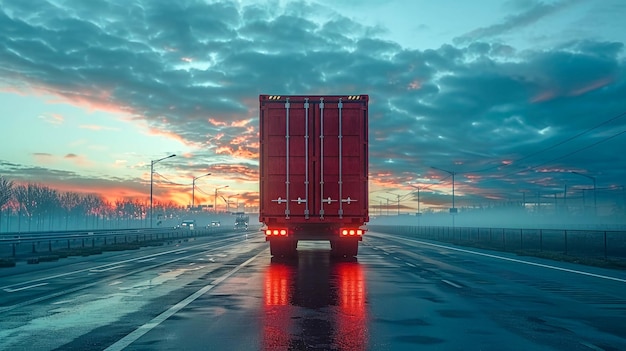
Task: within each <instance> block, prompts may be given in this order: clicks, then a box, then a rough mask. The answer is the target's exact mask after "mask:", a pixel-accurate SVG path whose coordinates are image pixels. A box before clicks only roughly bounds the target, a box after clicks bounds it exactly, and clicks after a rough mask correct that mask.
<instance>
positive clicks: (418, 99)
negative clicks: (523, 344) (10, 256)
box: [0, 0, 626, 204]
mask: <svg viewBox="0 0 626 351" xmlns="http://www.w3.org/2000/svg"><path fill="white" fill-rule="evenodd" d="M530 3H531V6H526V7H525V8H524V9H523V10H519V11H517V12H514V13H512V14H511V15H510V16H508V17H506V18H503V19H502V20H501V21H495V22H494V23H490V24H486V25H485V26H484V27H481V28H476V29H475V30H473V31H471V32H469V33H460V35H459V36H458V37H457V39H455V40H454V41H453V42H452V43H442V45H441V46H440V47H438V48H432V49H425V50H413V49H407V48H404V47H402V46H401V45H400V44H398V43H396V42H394V41H391V40H389V39H382V36H381V35H380V34H381V33H382V32H383V29H381V28H380V27H379V26H370V25H368V24H366V23H357V22H356V21H355V20H352V19H351V18H350V17H347V16H346V15H341V14H339V13H336V12H334V11H333V10H332V9H331V8H328V7H324V6H322V5H320V4H315V3H312V2H287V3H286V4H283V5H281V3H280V2H267V3H265V4H263V5H257V4H254V5H240V4H239V2H236V1H208V2H207V1H147V0H144V1H140V0H137V1H112V0H111V1H104V0H99V1H79V0H75V1H69V0H68V1H60V2H50V1H45V0H40V1H37V4H36V5H35V4H33V2H11V3H9V4H3V5H2V7H1V9H0V85H2V86H3V89H4V90H9V89H11V90H22V91H28V90H29V89H33V90H36V91H46V92H48V93H53V94H55V95H59V96H63V97H64V98H66V99H68V100H70V101H73V102H75V103H77V104H81V103H83V104H88V105H89V106H92V107H93V106H96V107H98V108H102V109H115V110H122V111H125V112H127V113H129V114H131V115H132V116H134V118H136V119H138V120H144V121H145V122H147V124H148V125H149V126H150V127H151V128H153V129H154V130H155V131H158V132H161V133H173V134H175V135H176V137H178V138H181V140H184V141H185V142H186V143H190V144H194V145H201V146H202V148H203V149H204V150H206V151H202V152H198V153H197V154H194V155H193V157H194V158H196V159H198V160H206V163H211V164H212V165H214V166H216V167H217V166H219V167H221V168H222V169H224V170H228V171H230V172H232V173H230V174H231V176H235V175H237V174H239V175H240V177H242V178H244V179H247V180H253V179H255V177H256V157H257V154H258V142H257V138H258V134H257V133H258V128H257V123H258V118H257V109H258V107H257V104H258V95H259V94H281V95H287V94H369V95H370V99H371V100H370V132H371V136H370V156H371V160H370V165H371V167H370V172H371V174H370V175H371V180H372V184H373V187H374V188H375V187H377V186H378V185H381V186H382V185H385V186H388V187H389V188H388V189H390V191H397V192H399V193H406V192H407V191H409V190H411V189H412V188H410V187H409V186H408V185H407V183H420V182H421V184H430V183H431V182H435V180H436V179H442V178H444V177H447V176H449V174H446V172H442V171H439V170H436V169H434V168H432V167H437V168H441V169H445V170H448V171H451V172H455V173H457V174H456V179H455V180H456V181H457V182H458V184H457V186H458V188H457V191H458V194H459V196H463V195H465V196H466V197H467V199H470V198H472V199H473V201H489V199H490V198H492V197H498V198H507V196H511V195H510V194H516V196H518V197H519V194H520V192H522V191H529V192H537V191H544V192H546V193H548V192H555V191H557V189H562V188H563V184H564V183H569V184H586V183H589V180H588V179H584V178H581V177H576V176H575V175H574V176H573V175H571V174H570V173H569V172H570V171H577V172H580V173H584V174H587V175H591V176H594V177H597V180H598V182H599V184H601V185H602V187H605V188H610V187H619V186H623V185H624V184H623V182H624V178H625V175H626V171H625V169H624V168H625V167H624V165H626V156H625V154H624V153H623V152H617V151H616V150H623V149H625V146H626V135H623V134H620V133H623V132H624V130H625V129H626V117H625V116H624V115H623V113H624V112H626V103H625V102H624V101H626V100H625V99H624V96H626V84H625V82H626V70H625V65H624V47H623V46H624V43H622V42H611V41H603V40H596V39H593V38H575V37H572V38H564V39H563V40H562V41H560V42H559V43H558V45H556V46H554V47H553V48H551V49H550V50H546V49H541V50H529V49H525V50H518V49H516V48H515V47H514V46H512V45H509V44H507V43H506V41H504V40H503V38H506V35H511V34H512V33H514V32H515V31H516V30H519V29H520V28H525V27H528V26H532V25H533V24H535V23H537V21H540V20H542V19H546V18H548V19H549V18H550V16H553V15H555V14H558V13H560V12H561V11H565V10H567V9H571V8H572V7H576V6H580V4H579V3H580V2H578V1H567V2H557V3H553V4H546V3H543V2H530ZM607 6H608V5H607ZM611 6H619V5H611ZM616 30H619V29H616ZM621 30H624V28H621ZM620 116H621V117H620ZM55 118H56V119H59V118H60V119H62V117H60V116H59V117H55ZM84 124H85V126H86V127H85V128H91V129H93V128H97V126H90V125H89V123H88V122H85V123H84ZM166 131H167V132H166ZM41 153H42V154H43V153H45V150H41ZM220 155H221V156H224V157H223V158H220V159H219V160H221V161H220V162H217V163H219V165H218V164H215V163H216V161H215V160H217V159H218V158H216V157H215V156H220ZM44 156H45V155H42V156H41V157H44ZM66 158H72V159H75V160H77V161H78V160H80V152H79V150H77V151H76V152H75V154H72V155H67V156H66ZM173 161H174V160H173ZM174 162H179V161H174ZM180 162H181V163H180V164H178V166H179V167H180V168H183V167H184V164H183V163H182V162H183V161H180ZM200 163H202V162H200ZM5 166H6V164H5ZM11 169H12V170H15V169H16V168H15V167H12V168H11ZM8 170H9V169H8V168H5V167H3V171H2V172H4V173H5V174H7V171H8ZM44 179H45V178H44ZM448 181H449V179H448V180H446V182H448ZM445 187H446V188H447V187H449V185H446V186H445ZM437 188H439V187H433V189H437ZM443 188H444V187H443V186H442V187H441V189H443ZM441 191H443V190H441ZM431 199H432V200H431V202H432V204H436V202H437V201H436V200H435V194H432V197H431ZM445 201H447V200H445V199H443V198H442V199H441V202H445Z"/></svg>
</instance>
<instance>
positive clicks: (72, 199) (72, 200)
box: [59, 191, 80, 230]
mask: <svg viewBox="0 0 626 351" xmlns="http://www.w3.org/2000/svg"><path fill="white" fill-rule="evenodd" d="M59 200H60V205H61V207H62V208H63V210H65V230H68V226H69V220H70V217H71V216H72V214H73V213H74V212H75V209H76V208H77V207H78V205H79V204H80V195H79V194H78V193H74V192H70V191H68V192H65V193H63V194H61V196H60V199H59Z"/></svg>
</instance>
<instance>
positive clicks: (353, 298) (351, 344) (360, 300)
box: [334, 263, 368, 351]
mask: <svg viewBox="0 0 626 351" xmlns="http://www.w3.org/2000/svg"><path fill="white" fill-rule="evenodd" d="M335 273H336V275H337V297H338V309H339V311H337V314H336V318H337V319H336V326H335V330H336V332H335V338H334V339H335V344H336V345H337V348H338V349H339V350H351V351H352V350H365V349H367V338H368V335H367V306H366V304H365V302H366V301H365V296H366V295H365V277H364V274H363V267H362V266H361V265H359V264H356V263H339V264H337V266H336V268H335Z"/></svg>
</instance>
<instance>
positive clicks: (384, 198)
mask: <svg viewBox="0 0 626 351" xmlns="http://www.w3.org/2000/svg"><path fill="white" fill-rule="evenodd" d="M378 197H379V198H381V199H383V200H387V216H389V199H388V198H386V197H382V196H378Z"/></svg>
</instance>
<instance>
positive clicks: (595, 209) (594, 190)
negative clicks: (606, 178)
mask: <svg viewBox="0 0 626 351" xmlns="http://www.w3.org/2000/svg"><path fill="white" fill-rule="evenodd" d="M570 172H571V173H574V174H578V175H579V176H583V177H586V178H589V179H591V180H593V213H594V215H596V216H597V215H598V202H597V199H596V178H595V177H592V176H589V175H586V174H582V173H578V172H574V171H570Z"/></svg>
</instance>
